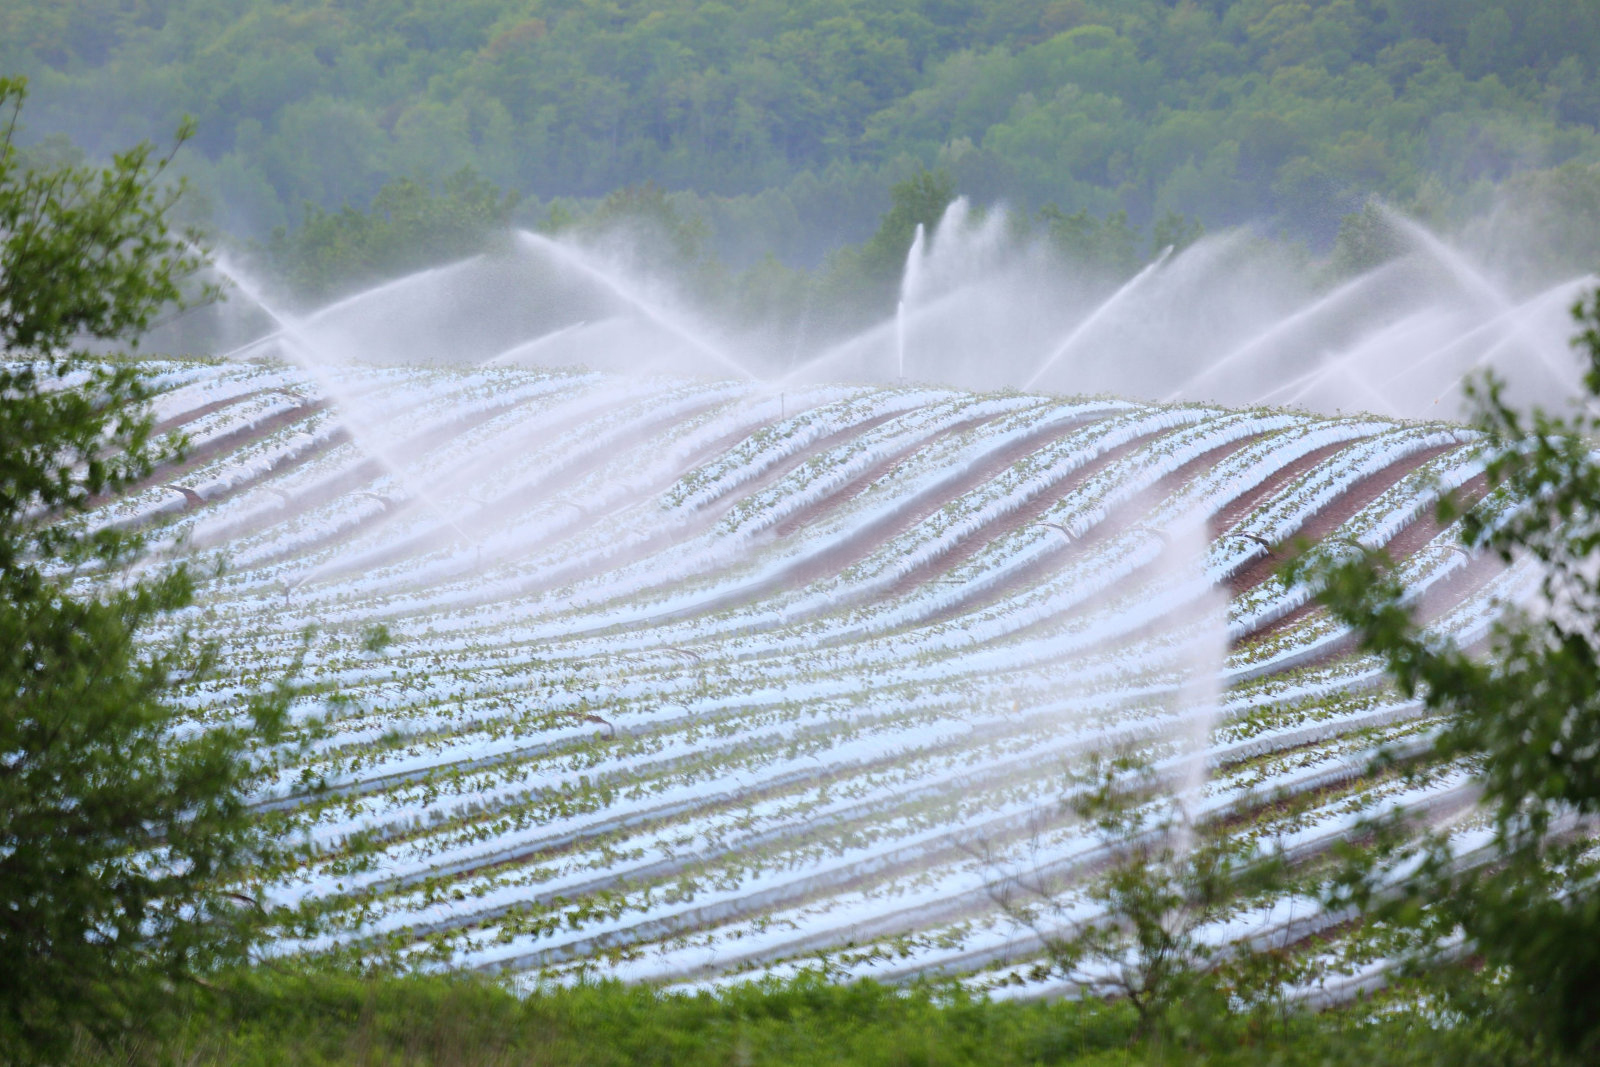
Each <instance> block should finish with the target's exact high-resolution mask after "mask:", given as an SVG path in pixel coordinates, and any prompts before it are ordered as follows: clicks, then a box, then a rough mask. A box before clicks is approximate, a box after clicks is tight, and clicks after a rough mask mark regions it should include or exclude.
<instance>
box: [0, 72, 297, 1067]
mask: <svg viewBox="0 0 1600 1067" xmlns="http://www.w3.org/2000/svg"><path fill="white" fill-rule="evenodd" d="M23 95H24V88H23V85H22V83H20V82H17V81H0V109H3V110H5V111H7V112H9V121H8V123H7V129H8V130H10V129H12V128H14V126H15V118H16V114H17V112H18V110H19V109H20V107H21V104H22V99H23ZM185 136H187V133H186V131H185V132H180V135H179V140H180V141H181V140H182V139H183V138H184V137H185ZM165 167H166V161H165V160H161V161H155V162H153V161H152V157H151V151H150V149H149V147H148V146H142V147H140V148H136V149H133V150H131V151H129V152H125V153H122V154H119V155H118V156H116V158H115V159H114V160H113V161H112V163H111V164H110V165H109V166H107V167H105V168H103V169H93V168H86V167H80V166H73V165H69V164H60V165H56V166H51V167H47V168H44V169H37V168H30V167H28V166H26V165H25V164H24V163H23V161H22V160H21V158H20V156H19V155H18V153H17V152H16V151H15V149H14V148H13V146H12V143H11V137H10V135H9V133H8V134H7V137H6V140H5V141H4V143H3V145H0V350H3V353H4V360H5V361H4V363H3V364H0V692H3V693H5V697H4V700H3V702H0V915H3V916H4V921H0V960H3V961H4V966H3V968H0V1053H3V1057H4V1058H5V1059H6V1060H7V1061H8V1062H31V1061H32V1060H34V1059H36V1058H45V1059H54V1058H56V1057H57V1056H59V1055H60V1054H61V1053H62V1051H63V1049H64V1044H63V1042H64V1041H65V1040H66V1038H67V1037H68V1036H69V1035H70V1034H71V1033H72V1031H73V1029H74V1028H75V1027H84V1028H88V1029H89V1030H91V1031H94V1032H96V1033H102V1034H105V1033H115V1032H117V1031H119V1030H122V1029H124V1028H126V1027H128V1026H129V1025H131V1024H134V1023H136V1022H137V1021H139V1020H140V1018H141V1017H142V1016H143V1015H144V1014H146V1013H147V1012H148V1011H149V1010H150V1009H151V1006H152V1004H153V1003H155V1002H157V1001H159V1000H160V998H161V997H162V995H163V994H162V990H161V987H160V985H159V982H158V979H175V978H180V977H183V976H185V975H190V974H193V973H195V972H197V971H202V970H206V969H208V968H211V967H213V966H215V965H217V964H219V963H223V962H233V961H237V960H238V959H240V958H241V956H242V954H243V952H244V951H245V948H246V947H247V945H248V944H249V939H250V932H251V928H252V926H253V919H252V916H251V910H250V909H249V908H248V907H243V906H241V902H240V901H239V900H238V899H237V898H236V896H235V895H234V894H233V893H231V892H230V891H229V890H228V889H227V888H226V887H225V885H224V884H223V882H222V881H221V880H222V879H224V878H225V877H226V876H227V875H229V874H231V873H233V872H235V871H236V870H238V869H239V865H240V864H241V863H242V862H243V861H245V860H246V859H247V858H248V857H249V856H251V855H252V854H253V852H254V850H255V848H256V846H257V844H258V842H257V840H256V838H255V837H254V835H253V831H252V830H251V825H252V824H251V820H250V818H249V816H248V814H247V813H246V811H245V810H244V803H243V791H244V785H245V777H246V774H247V772H248V768H247V766H246V764H245V763H243V762H242V761H241V759H240V755H241V753H242V751H243V750H244V748H245V746H246V745H247V743H248V742H249V740H250V737H249V733H250V729H251V728H252V727H254V728H256V729H261V730H264V731H267V732H268V733H269V734H270V732H271V731H272V730H273V729H275V728H276V726H277V725H278V723H279V722H280V721H281V718H282V713H283V709H282V703H281V701H277V700H265V701H261V702H259V703H258V704H257V705H255V706H254V707H253V708H252V711H253V712H254V715H253V720H254V721H253V722H250V723H247V724H243V725H239V726H235V727H229V728H224V729H215V730H200V731H193V730H188V729H187V728H186V724H185V723H184V721H183V720H184V717H183V716H182V714H181V713H180V712H179V711H178V710H177V709H175V708H174V707H172V706H171V705H170V704H169V703H167V702H166V700H165V696H166V693H167V691H168V689H169V688H170V686H171V684H172V683H173V681H174V679H175V678H176V677H178V676H179V675H180V674H184V673H193V672H195V671H198V670H203V669H204V668H205V666H206V665H207V663H208V662H209V659H210V656H211V654H210V652H209V650H207V649H204V648H197V647H193V646H191V645H190V644H189V643H188V642H186V641H181V640H180V641H178V642H176V643H174V644H172V645H170V646H168V647H166V648H163V649H161V650H156V651H152V650H149V649H146V648H143V647H141V646H140V644H139V643H138V641H137V635H138V631H139V630H140V628H141V627H142V626H144V625H145V624H146V623H148V622H150V621H151V620H152V619H155V618H157V617H159V616H160V615H162V614H164V613H167V612H170V611H172V610H173V609H175V608H178V607H182V606H184V605H186V604H187V603H188V602H189V600H190V597H191V594H192V592H193V584H192V581H191V578H190V576H189V575H188V574H187V573H186V572H185V571H183V570H181V569H178V570H170V571H166V572H162V573H157V574H155V575H154V576H152V577H146V578H142V579H137V580H124V581H122V582H120V583H104V584H101V585H99V586H97V587H96V588H97V589H98V591H97V592H85V591H83V589H82V587H80V586H77V585H75V584H74V579H75V578H78V577H82V576H85V575H86V574H92V573H93V572H97V571H98V572H102V573H103V572H106V571H108V570H110V569H111V568H114V567H117V566H120V565H123V564H126V563H129V562H131V561H132V560H133V558H134V557H135V554H136V553H137V550H138V547H139V538H138V536H137V535H136V534H134V533H131V532H128V531H125V530H117V529H112V528H100V529H94V530H86V529H85V528H84V527H82V526H80V525H77V524H75V523H73V522H72V521H71V520H72V517H73V516H74V514H76V513H80V512H82V511H84V510H85V509H87V508H88V507H89V506H90V505H91V504H92V503H93V502H95V501H96V500H97V499H99V498H100V497H101V496H102V495H103V494H106V493H108V492H112V491H115V490H117V489H119V488H121V487H124V486H128V485H130V484H132V483H134V482H135V481H136V480H137V479H140V478H142V477H144V476H145V475H147V474H149V473H150V472H151V471H152V470H153V468H154V467H155V465H156V464H157V463H159V462H161V461H162V460H164V459H166V458H169V455H170V450H168V449H166V448H164V447H161V446H158V445H157V444H156V443H154V442H152V440H151V436H150V432H151V424H150V420H149V418H148V416H146V415H145V414H143V412H142V411H141V408H140V403H141V401H143V400H144V399H145V398H146V395H147V390H146V387H145V386H144V384H143V383H142V381H141V379H140V376H139V374H138V371H137V368H136V367H135V366H133V365H131V364H128V363H120V364H108V363H107V362H106V361H104V360H103V359H100V358H92V357H91V355H90V353H89V352H88V351H87V349H86V348H85V347H84V346H86V345H88V344H90V343H98V342H105V343H109V342H115V341H119V340H124V339H127V338H129V337H134V336H137V334H138V333H139V332H140V331H141V330H142V329H143V328H144V327H145V326H146V325H147V324H148V323H149V322H150V320H151V317H152V316H153V315H154V314H155V313H156V311H157V310H159V309H160V308H162V307H163V306H166V305H168V304H171V303H173V302H174V301H176V300H177V299H178V296H179V291H180V286H181V283H182V282H183V280H184V278H185V277H186V276H187V275H189V274H190V273H191V272H193V271H194V270H195V269H196V268H197V267H198V266H199V264H200V262H201V257H200V255H199V254H198V253H196V252H194V251H193V247H192V246H191V245H190V244H188V243H187V241H186V239H185V237H184V236H183V235H181V234H178V233H174V232H172V231H171V230H170V229H169V228H168V217H169V213H170V211H171V209H172V206H173V202H174V198H175V197H176V195H177V191H176V190H175V189H163V188H161V187H160V186H159V185H158V182H157V179H158V176H159V175H160V174H161V173H162V171H163V170H164V169H165Z"/></svg>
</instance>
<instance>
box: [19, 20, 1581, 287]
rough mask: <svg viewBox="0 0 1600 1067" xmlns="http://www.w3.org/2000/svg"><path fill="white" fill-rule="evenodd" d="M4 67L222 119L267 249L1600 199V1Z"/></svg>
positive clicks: (1266, 219)
mask: <svg viewBox="0 0 1600 1067" xmlns="http://www.w3.org/2000/svg"><path fill="white" fill-rule="evenodd" d="M0 70H4V71H7V72H10V73H12V74H20V75H24V76H26V77H27V78H28V79H29V81H30V107H29V115H28V118H27V121H28V129H27V130H25V131H24V137H23V141H24V142H25V143H31V144H33V145H35V146H36V148H43V147H45V146H48V145H49V144H51V143H52V141H56V142H59V143H60V144H61V145H63V146H64V145H65V143H66V142H67V139H70V140H71V142H72V143H75V144H77V145H80V146H82V147H83V148H84V149H85V150H86V151H87V152H88V154H89V155H90V156H91V157H95V158H97V157H100V156H103V155H106V154H108V153H109V152H110V151H111V150H113V149H114V148H115V147H117V146H121V145H125V144H127V143H130V142H132V141H137V140H141V139H150V140H154V141H157V142H161V141H163V140H166V139H169V138H170V136H171V132H172V131H173V130H174V129H175V128H176V127H177V124H178V123H179V122H180V120H181V119H182V118H183V117H184V116H186V115H187V116H192V117H193V118H194V120H195V124H196V131H197V134H196V137H195V138H194V141H193V143H192V145H191V146H189V147H188V148H187V149H186V151H185V153H184V154H183V156H182V157H181V160H180V164H179V166H180V169H181V170H183V171H184V172H185V173H186V175H187V177H188V179H189V181H190V183H191V186H192V193H191V195H190V197H189V201H190V210H191V212H193V213H194V214H195V215H196V216H197V217H199V218H200V219H201V220H202V221H204V222H205V223H206V224H208V225H209V226H211V227H213V228H214V229H215V230H217V231H219V232H221V233H224V234H228V235H231V236H233V237H236V238H241V239H246V240H254V241H258V242H267V241H270V240H271V238H272V235H273V233H274V232H275V231H279V232H280V240H281V239H282V238H281V235H282V234H284V233H294V232H296V231H298V230H300V229H302V228H304V227H306V226H307V225H308V224H310V223H312V222H314V221H315V220H316V217H317V213H318V212H322V213H338V212H339V211H340V210H341V209H344V208H346V207H348V208H350V209H352V210H353V211H357V212H368V211H370V210H371V209H372V208H373V205H374V203H375V202H379V204H380V209H379V213H380V214H382V215H384V217H388V214H389V213H390V209H389V208H386V207H384V206H383V203H382V201H381V200H380V193H383V194H384V195H385V196H387V198H388V201H391V202H392V201H396V200H401V201H404V200H405V198H406V196H408V195H409V196H411V197H412V199H413V200H415V199H416V198H417V196H418V194H419V193H420V194H422V196H423V198H424V199H426V198H427V197H428V196H429V195H432V196H436V197H440V198H442V199H443V200H446V201H450V202H451V203H452V204H454V205H456V206H455V207H454V208H452V210H454V211H455V212H456V213H457V214H463V213H464V214H466V215H468V216H470V217H476V218H488V219H491V220H494V221H496V222H499V221H502V220H505V219H510V220H512V221H515V222H517V223H518V224H521V225H529V226H536V227H545V226H547V225H548V223H549V221H550V220H551V218H552V216H553V217H554V218H555V219H556V220H557V221H558V222H559V221H560V220H562V219H570V218H572V217H581V216H583V215H585V214H587V213H589V212H590V211H592V210H593V209H594V207H595V206H596V205H597V204H598V203H600V202H601V201H602V200H603V198H604V197H605V196H606V195H607V194H610V193H613V192H616V191H618V190H627V189H637V188H638V187H641V186H645V185H646V184H647V183H648V184H649V185H650V186H651V188H652V189H655V190H659V191H660V192H662V193H664V194H665V195H666V196H667V198H668V200H669V201H670V203H671V204H672V205H673V206H674V209H675V211H676V212H677V213H678V214H679V215H680V216H682V217H683V218H685V219H687V220H690V222H692V224H693V226H692V228H695V229H697V231H698V232H700V233H701V234H702V237H703V239H704V240H705V241H706V243H707V245H708V247H709V249H710V250H711V251H713V252H715V253H716V254H717V255H718V256H720V257H721V258H722V259H723V260H725V261H727V262H729V263H731V264H734V265H736V266H741V267H743V266H748V265H750V264H753V263H756V262H758V261H759V260H761V258H762V257H763V256H765V255H769V254H770V255H771V256H773V257H775V258H776V260H777V261H778V262H779V263H781V264H784V265H787V266H789V267H800V268H811V267H815V266H816V265H818V264H820V263H821V262H823V260H824V259H825V258H826V257H827V255H828V254H829V253H830V252H832V251H834V250H835V249H837V248H838V247H840V246H841V245H843V244H847V243H853V242H860V241H863V240H865V239H866V238H867V237H868V236H869V235H870V234H871V233H872V232H873V230H874V228H875V227H876V226H877V225H878V222H879V220H880V218H881V216H882V215H883V213H884V212H885V211H886V210H887V209H888V208H889V206H890V197H889V189H890V188H891V186H892V185H893V184H894V183H896V182H899V181H904V180H906V179H907V178H909V177H910V176H912V175H914V174H916V173H918V172H919V171H922V170H924V169H927V170H929V171H936V172H940V173H942V174H945V175H948V177H949V179H950V180H951V182H952V183H953V187H954V188H955V190H956V191H958V192H960V193H961V194H964V195H967V196H969V197H971V198H973V199H974V200H975V201H976V202H977V203H980V204H993V203H1004V204H1006V205H1008V206H1010V207H1011V208H1012V209H1013V210H1015V211H1017V212H1018V213H1019V214H1021V215H1024V216H1032V215H1034V213H1036V212H1038V211H1039V210H1040V209H1042V208H1047V209H1049V210H1050V211H1054V212H1056V213H1058V214H1059V215H1060V216H1063V217H1070V216H1073V215H1076V214H1077V213H1079V212H1083V213H1084V214H1085V217H1087V218H1089V219H1091V220H1105V219H1107V218H1109V217H1112V216H1115V215H1116V213H1118V212H1121V213H1123V215H1122V216H1121V217H1122V218H1123V219H1124V220H1125V221H1126V222H1127V224H1129V225H1131V226H1132V227H1134V228H1140V229H1142V228H1147V227H1151V226H1153V225H1154V224H1155V223H1156V222H1157V221H1158V220H1161V219H1163V218H1168V217H1181V218H1184V219H1189V220H1194V221H1196V222H1198V223H1199V224H1200V225H1202V226H1204V227H1206V228H1207V229H1210V230H1215V229H1218V228H1222V227H1227V226H1232V225H1237V224H1241V223H1247V222H1248V223H1251V224H1254V225H1256V226H1258V227H1261V228H1263V229H1264V230H1265V231H1266V232H1269V233H1272V234H1274V235H1277V236H1281V237H1285V238H1287V239H1291V240H1295V241H1301V242H1304V243H1305V244H1306V245H1307V247H1308V248H1310V249H1312V250H1313V251H1315V252H1319V253H1320V252H1324V251H1326V250H1327V249H1328V247H1329V246H1330V245H1331V243H1332V242H1333V240H1334V237H1335V235H1336V233H1337V232H1338V229H1339V225H1340V221H1341V219H1343V218H1344V217H1345V216H1347V215H1349V214H1350V213H1351V212H1354V211H1356V210H1357V209H1359V208H1360V207H1361V206H1362V204H1363V203H1364V202H1365V200H1366V199H1367V198H1368V197H1370V196H1373V195H1376V196H1379V197H1382V198H1384V199H1385V200H1386V201H1387V202H1389V203H1392V204H1395V205H1397V206H1400V207H1402V208H1404V209H1405V210H1407V211H1409V212H1411V213H1412V214H1414V215H1417V216H1419V217H1422V218H1424V219H1427V220H1429V221H1431V222H1435V223H1438V222H1441V221H1447V220H1451V219H1459V218H1462V217H1466V216H1468V215H1473V214H1482V213H1484V212H1486V211H1488V210H1489V209H1490V208H1492V207H1493V206H1495V205H1496V204H1497V203H1498V200H1497V197H1498V196H1499V194H1500V193H1501V192H1503V191H1504V190H1505V189H1506V188H1508V187H1509V188H1512V189H1517V188H1523V189H1527V188H1530V187H1535V188H1537V189H1539V190H1541V191H1542V192H1543V193H1552V192H1553V195H1554V196H1555V198H1556V199H1557V200H1558V201H1560V202H1561V203H1563V204H1568V205H1569V206H1570V205H1571V204H1573V203H1588V202H1590V201H1592V200H1594V199H1595V198H1596V192H1595V190H1596V188H1597V186H1600V179H1597V178H1596V177H1595V171H1594V169H1593V168H1594V167H1595V165H1596V164H1597V163H1600V138H1597V136H1596V133H1595V127H1596V124H1597V123H1600V3H1596V2H1594V0H1578V2H1573V0H1484V2H1481V3H1473V4H1460V3H1450V2H1448V0H1312V2H1305V0H1181V2H1173V0H1098V2H1097V0H1004V2H1002V0H917V2H914V3H907V4H895V5H885V4H873V3H866V2H862V0H804V2H791V0H753V2H741V3H707V2H702V0H652V2H649V3H645V2H640V0H61V2H57V3H39V2H38V0H0ZM63 150H65V149H64V148H63ZM407 183H409V186H407ZM452 183H453V184H452ZM407 187H409V190H410V191H409V193H408V192H407ZM1546 199H1548V197H1546ZM462 204H465V205H466V207H464V208H463V207H462V206H461V205H462ZM474 212H476V214H475V215H474ZM1568 214H1570V212H1568ZM326 221H327V220H326V219H324V220H323V223H324V226H326ZM447 228H448V227H447ZM1562 240H1564V241H1566V242H1567V243H1577V244H1578V245H1580V246H1581V247H1578V248H1575V249H1573V252H1574V256H1575V257H1576V258H1579V259H1581V258H1583V257H1584V256H1586V255H1587V254H1588V252H1589V248H1588V244H1589V243H1590V242H1589V240H1588V238H1586V237H1584V236H1583V235H1570V234H1563V235H1562ZM1140 243H1141V246H1142V245H1143V244H1144V242H1143V241H1141V242H1140ZM448 244H449V242H448V241H447V242H446V245H448ZM449 250H450V249H449V248H446V251H449Z"/></svg>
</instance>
